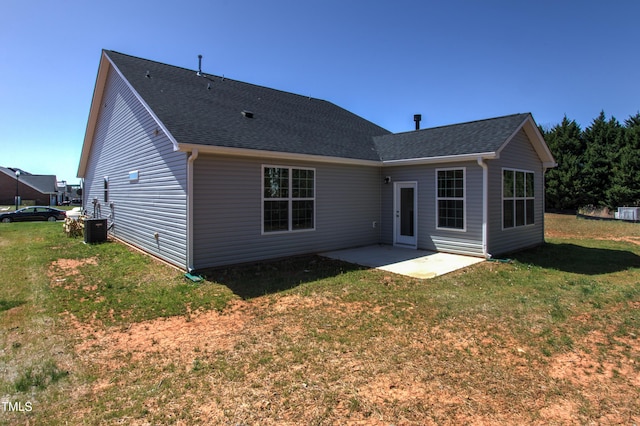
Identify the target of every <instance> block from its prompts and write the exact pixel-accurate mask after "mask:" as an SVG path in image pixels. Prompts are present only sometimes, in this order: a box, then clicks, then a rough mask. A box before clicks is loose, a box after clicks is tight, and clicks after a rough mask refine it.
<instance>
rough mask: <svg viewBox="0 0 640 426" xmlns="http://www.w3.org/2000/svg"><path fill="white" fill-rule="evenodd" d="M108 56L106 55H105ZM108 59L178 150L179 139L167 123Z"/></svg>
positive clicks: (175, 149)
mask: <svg viewBox="0 0 640 426" xmlns="http://www.w3.org/2000/svg"><path fill="white" fill-rule="evenodd" d="M105 56H106V55H105ZM107 59H108V60H109V63H111V66H112V67H113V69H114V70H115V71H116V72H117V73H118V75H119V76H120V78H121V79H122V81H124V83H125V84H126V85H127V87H128V88H129V90H131V93H133V95H134V96H135V97H136V99H137V100H138V102H140V104H141V105H142V106H143V107H144V109H145V110H146V111H147V112H148V113H149V115H150V116H151V117H152V118H153V120H154V121H155V122H156V124H157V125H158V127H160V128H161V129H162V131H163V132H164V134H165V135H167V137H168V138H169V140H170V141H171V143H172V144H173V150H174V151H178V141H177V140H176V139H175V138H174V137H173V135H172V134H171V133H170V132H169V129H167V128H166V127H165V125H164V124H163V123H162V121H160V119H159V118H158V116H157V115H156V114H155V113H154V112H153V110H152V109H151V107H149V105H147V103H146V102H145V101H144V99H142V96H140V94H139V93H138V92H137V91H136V89H134V88H133V86H132V85H131V83H129V80H127V79H126V78H125V76H124V75H123V74H122V72H121V71H120V70H119V69H118V67H117V66H116V65H115V64H114V63H113V62H112V61H111V58H109V57H108V56H107Z"/></svg>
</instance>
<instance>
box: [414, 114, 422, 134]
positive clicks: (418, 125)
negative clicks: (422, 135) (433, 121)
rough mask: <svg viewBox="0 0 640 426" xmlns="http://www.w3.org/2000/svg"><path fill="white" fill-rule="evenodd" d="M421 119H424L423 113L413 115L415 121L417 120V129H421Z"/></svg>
mask: <svg viewBox="0 0 640 426" xmlns="http://www.w3.org/2000/svg"><path fill="white" fill-rule="evenodd" d="M420 120H422V114H414V115H413V121H415V122H416V130H420Z"/></svg>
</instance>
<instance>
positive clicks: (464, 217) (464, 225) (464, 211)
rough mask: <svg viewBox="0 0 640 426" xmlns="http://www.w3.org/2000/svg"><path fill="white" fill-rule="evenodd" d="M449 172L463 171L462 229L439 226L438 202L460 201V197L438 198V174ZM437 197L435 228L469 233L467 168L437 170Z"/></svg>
mask: <svg viewBox="0 0 640 426" xmlns="http://www.w3.org/2000/svg"><path fill="white" fill-rule="evenodd" d="M448 170H462V228H447V227H441V226H439V225H438V222H439V219H440V216H439V209H438V201H440V200H441V199H442V200H454V201H455V200H460V198H458V197H442V198H440V197H439V196H438V172H444V171H448ZM435 173H436V176H435V185H436V189H435V195H436V203H435V204H436V214H435V216H434V217H435V221H436V223H435V228H436V229H437V230H439V231H454V232H467V168H466V167H444V168H439V169H435Z"/></svg>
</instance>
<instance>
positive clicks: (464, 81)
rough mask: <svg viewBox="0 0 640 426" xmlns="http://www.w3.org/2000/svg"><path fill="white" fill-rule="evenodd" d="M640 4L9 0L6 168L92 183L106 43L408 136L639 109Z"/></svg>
mask: <svg viewBox="0 0 640 426" xmlns="http://www.w3.org/2000/svg"><path fill="white" fill-rule="evenodd" d="M638 16H640V2H638V1H637V0H616V1H613V2H602V1H592V0H565V1H562V0H554V1H547V0H538V1H518V0H485V1H477V0H447V1H428V0H422V1H420V0H416V1H409V0H393V1H375V0H369V1H361V0H322V1H319V0H318V1H315V0H314V1H304V0H297V1H296V0H271V1H264V0H244V1H242V0H240V1H238V0H217V1H216V0H210V1H203V0H190V1H167V0H164V1H163V0H156V1H136V0H110V1H108V2H93V1H87V0H60V1H57V2H54V1H51V0H31V1H24V0H2V2H1V3H0V166H6V167H20V168H22V169H24V170H27V171H29V172H31V173H36V174H55V175H57V176H58V179H60V180H62V179H64V180H67V181H68V182H70V183H77V182H78V181H79V180H78V179H77V178H76V172H77V166H78V161H79V158H80V151H81V148H82V142H83V139H84V132H85V128H86V124H87V117H88V113H89V106H90V103H91V97H92V94H93V88H94V84H95V79H96V75H97V68H98V62H99V58H100V53H101V49H103V48H104V49H110V50H116V51H119V52H122V53H127V54H130V55H134V56H139V57H143V58H147V59H152V60H156V61H159V62H164V63H168V64H172V65H177V66H181V67H185V68H191V69H197V67H198V58H197V56H198V54H202V55H203V56H204V58H203V70H204V71H205V72H207V73H210V74H216V75H225V76H226V77H229V78H233V79H237V80H242V81H247V82H250V83H254V84H260V85H264V86H268V87H272V88H276V89H280V90H285V91H289V92H294V93H298V94H302V95H309V96H313V97H316V98H321V99H325V100H328V101H331V102H333V103H336V104H337V105H340V106H341V107H343V108H346V109H348V110H350V111H352V112H354V113H356V114H358V115H361V116H362V117H364V118H366V119H369V120H371V121H373V122H375V123H376V124H378V125H381V126H382V127H385V128H387V129H388V130H390V131H393V132H400V131H405V130H411V129H412V128H413V126H414V123H413V114H416V113H421V114H422V116H423V122H422V126H423V127H433V126H440V125H444V124H451V123H456V122H463V121H471V120H477V119H482V118H488V117H494V116H500V115H507V114H513V113H519V112H531V113H533V116H534V118H535V119H536V121H537V122H538V123H539V124H541V125H543V126H552V125H554V124H557V123H559V122H560V121H561V120H562V118H563V117H564V115H567V117H569V118H570V119H574V120H576V121H577V122H578V123H579V124H580V125H581V126H582V127H583V128H584V127H587V126H589V124H590V123H591V121H592V120H593V119H594V118H596V117H597V115H598V114H599V113H600V111H601V110H604V111H605V113H606V114H607V117H610V116H614V117H616V118H617V119H618V120H620V121H624V120H625V119H626V118H628V117H629V115H633V114H635V113H636V112H638V111H639V110H640V54H639V53H638V52H639V46H640V25H638Z"/></svg>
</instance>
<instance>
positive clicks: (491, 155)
mask: <svg viewBox="0 0 640 426" xmlns="http://www.w3.org/2000/svg"><path fill="white" fill-rule="evenodd" d="M478 156H481V157H483V158H484V159H485V160H492V159H496V158H498V157H499V156H498V155H497V154H496V153H495V152H478V153H474V154H463V155H446V156H442V157H423V158H408V159H403V160H384V161H382V166H383V167H392V166H410V165H415V166H419V165H423V164H438V163H453V162H463V161H476V159H477V158H478ZM378 164H379V163H378Z"/></svg>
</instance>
